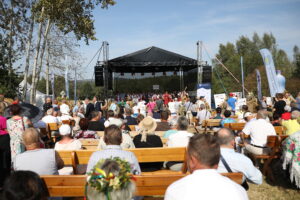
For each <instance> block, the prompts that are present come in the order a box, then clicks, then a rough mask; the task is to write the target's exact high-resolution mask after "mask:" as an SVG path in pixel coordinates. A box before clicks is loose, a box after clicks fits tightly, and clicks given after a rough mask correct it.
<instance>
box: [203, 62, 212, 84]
mask: <svg viewBox="0 0 300 200" xmlns="http://www.w3.org/2000/svg"><path fill="white" fill-rule="evenodd" d="M211 79H212V67H211V66H209V65H206V66H203V73H202V83H211Z"/></svg>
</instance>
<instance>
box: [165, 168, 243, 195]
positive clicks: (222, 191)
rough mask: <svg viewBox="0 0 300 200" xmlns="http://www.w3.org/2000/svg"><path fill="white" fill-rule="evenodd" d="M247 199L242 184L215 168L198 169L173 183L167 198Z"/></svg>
mask: <svg viewBox="0 0 300 200" xmlns="http://www.w3.org/2000/svg"><path fill="white" fill-rule="evenodd" d="M199 199H207V200H208V199H209V200H247V199H248V196H247V193H246V191H245V189H244V188H242V186H240V185H238V184H236V183H235V182H233V181H231V180H230V179H229V178H227V177H224V176H222V175H221V174H219V173H218V172H217V170H215V169H201V170H196V171H194V172H193V173H192V174H190V175H187V176H186V177H184V178H182V179H180V180H178V181H176V182H174V183H172V184H171V185H170V186H169V187H168V189H167V191H166V194H165V200H199Z"/></svg>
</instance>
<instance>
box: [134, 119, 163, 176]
mask: <svg viewBox="0 0 300 200" xmlns="http://www.w3.org/2000/svg"><path fill="white" fill-rule="evenodd" d="M156 127H157V123H156V121H155V120H154V119H153V118H152V117H150V116H148V117H145V118H144V119H143V120H142V121H141V122H140V123H139V128H140V129H139V134H138V135H136V136H135V137H134V138H133V143H134V145H135V147H136V148H153V147H163V143H162V141H161V139H160V137H159V136H157V135H155V134H154V133H155V129H156ZM162 164H163V163H161V162H158V163H157V162H156V163H141V169H142V171H156V170H160V169H161V168H162Z"/></svg>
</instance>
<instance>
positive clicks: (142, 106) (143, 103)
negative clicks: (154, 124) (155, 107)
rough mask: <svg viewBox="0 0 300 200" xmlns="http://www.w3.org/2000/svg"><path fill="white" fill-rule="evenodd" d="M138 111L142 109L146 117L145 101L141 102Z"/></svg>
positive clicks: (141, 111)
mask: <svg viewBox="0 0 300 200" xmlns="http://www.w3.org/2000/svg"><path fill="white" fill-rule="evenodd" d="M137 107H138V109H140V113H141V114H142V115H144V116H145V117H146V105H145V101H140V102H139V103H138V105H137Z"/></svg>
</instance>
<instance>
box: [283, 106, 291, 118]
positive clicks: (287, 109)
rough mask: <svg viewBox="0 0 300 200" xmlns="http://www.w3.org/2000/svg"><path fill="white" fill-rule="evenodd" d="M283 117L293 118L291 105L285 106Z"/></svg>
mask: <svg viewBox="0 0 300 200" xmlns="http://www.w3.org/2000/svg"><path fill="white" fill-rule="evenodd" d="M281 119H283V120H289V119H291V106H288V105H286V106H285V107H284V113H282V115H281Z"/></svg>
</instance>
